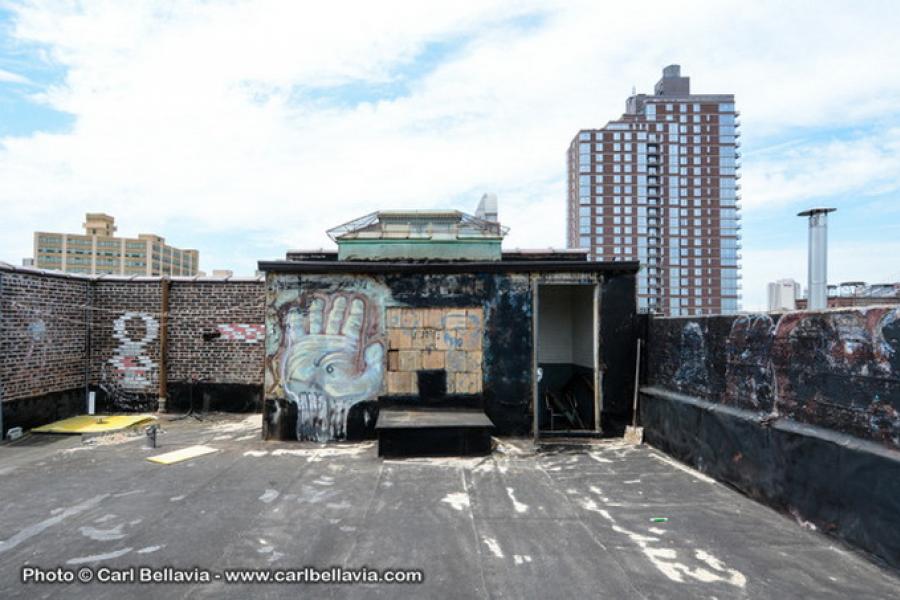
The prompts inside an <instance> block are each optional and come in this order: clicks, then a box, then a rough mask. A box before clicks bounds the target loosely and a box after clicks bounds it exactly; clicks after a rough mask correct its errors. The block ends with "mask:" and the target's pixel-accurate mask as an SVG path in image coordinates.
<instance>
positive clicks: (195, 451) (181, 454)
mask: <svg viewBox="0 0 900 600" xmlns="http://www.w3.org/2000/svg"><path fill="white" fill-rule="evenodd" d="M213 452H218V450H216V449H215V448H210V447H209V446H188V447H187V448H182V449H181V450H173V451H172V452H166V453H165V454H157V455H156V456H149V457H147V460H149V461H150V462H155V463H158V464H161V465H171V464H172V463H177V462H181V461H183V460H188V459H189V458H197V457H198V456H203V455H204V454H212V453H213Z"/></svg>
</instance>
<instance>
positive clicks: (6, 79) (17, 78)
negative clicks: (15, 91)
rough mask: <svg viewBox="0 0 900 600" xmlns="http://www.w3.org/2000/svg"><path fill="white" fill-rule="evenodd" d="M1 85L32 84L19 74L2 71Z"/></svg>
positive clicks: (0, 76)
mask: <svg viewBox="0 0 900 600" xmlns="http://www.w3.org/2000/svg"><path fill="white" fill-rule="evenodd" d="M0 83H31V80H30V79H28V78H27V77H24V76H22V75H19V74H18V73H13V72H12V71H7V70H6V69H0Z"/></svg>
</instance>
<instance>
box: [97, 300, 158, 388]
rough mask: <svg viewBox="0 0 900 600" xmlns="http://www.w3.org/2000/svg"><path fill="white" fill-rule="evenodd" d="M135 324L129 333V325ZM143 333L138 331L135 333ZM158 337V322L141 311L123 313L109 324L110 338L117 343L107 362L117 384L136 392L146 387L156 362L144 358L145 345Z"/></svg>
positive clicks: (148, 384) (145, 353) (145, 352)
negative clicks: (113, 370) (110, 325)
mask: <svg viewBox="0 0 900 600" xmlns="http://www.w3.org/2000/svg"><path fill="white" fill-rule="evenodd" d="M133 324H137V325H138V326H137V327H135V328H134V329H137V330H138V331H137V332H136V331H130V330H129V326H130V325H133ZM141 329H142V330H143V331H142V332H141V331H139V330H141ZM158 335H159V321H157V320H156V319H155V318H154V317H153V316H151V315H149V314H147V313H145V312H134V311H126V312H124V313H122V315H121V316H119V318H118V319H116V320H115V322H114V323H113V337H114V338H115V339H117V340H118V341H119V347H118V348H116V350H115V352H114V353H113V356H112V358H110V359H109V360H108V361H107V362H108V363H109V364H110V365H112V367H113V369H115V372H116V376H117V379H118V383H119V385H121V387H123V388H124V389H126V390H133V391H139V390H144V389H146V388H147V387H149V386H150V377H151V373H152V372H153V370H154V369H155V368H156V363H155V362H153V360H151V358H150V357H149V356H148V355H147V346H148V344H150V343H151V342H153V341H154V340H156V338H157V336H158Z"/></svg>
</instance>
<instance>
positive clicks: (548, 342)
mask: <svg viewBox="0 0 900 600" xmlns="http://www.w3.org/2000/svg"><path fill="white" fill-rule="evenodd" d="M537 293H538V299H537V300H538V302H537V306H538V309H537V319H536V320H537V323H536V340H535V352H536V360H535V363H536V367H537V372H536V373H535V378H536V381H537V398H536V410H535V418H536V420H537V422H536V429H537V433H538V435H542V434H554V435H555V434H572V433H589V432H597V431H599V421H598V419H599V412H600V410H599V391H598V385H597V318H596V315H597V310H596V286H595V285H593V284H540V285H538V288H537Z"/></svg>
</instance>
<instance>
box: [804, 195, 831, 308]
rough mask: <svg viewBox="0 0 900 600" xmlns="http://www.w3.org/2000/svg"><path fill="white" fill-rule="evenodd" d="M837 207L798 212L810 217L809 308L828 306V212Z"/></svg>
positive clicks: (807, 305) (807, 304)
mask: <svg viewBox="0 0 900 600" xmlns="http://www.w3.org/2000/svg"><path fill="white" fill-rule="evenodd" d="M835 210H837V209H835V208H811V209H809V210H804V211H803V212H800V213H797V216H798V217H809V259H808V261H809V262H808V266H807V303H806V307H807V309H809V310H822V309H824V308H827V307H828V213H830V212H834V211H835Z"/></svg>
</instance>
